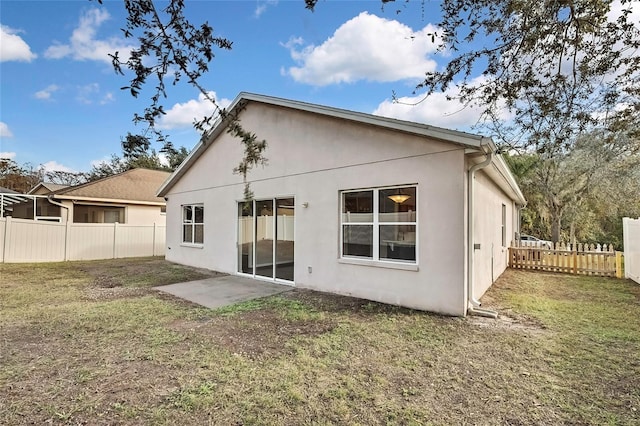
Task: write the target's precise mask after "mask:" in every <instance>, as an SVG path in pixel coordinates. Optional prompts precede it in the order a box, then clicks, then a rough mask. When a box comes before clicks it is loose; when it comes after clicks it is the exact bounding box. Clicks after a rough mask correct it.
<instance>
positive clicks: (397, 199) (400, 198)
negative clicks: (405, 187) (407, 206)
mask: <svg viewBox="0 0 640 426" xmlns="http://www.w3.org/2000/svg"><path fill="white" fill-rule="evenodd" d="M387 198H388V199H390V200H391V201H393V202H394V203H397V204H402V203H404V202H405V201H407V200H408V199H409V198H411V195H406V194H393V195H389V196H388V197H387Z"/></svg>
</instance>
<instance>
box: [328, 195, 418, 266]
mask: <svg viewBox="0 0 640 426" xmlns="http://www.w3.org/2000/svg"><path fill="white" fill-rule="evenodd" d="M396 188H415V189H416V212H415V214H416V220H415V222H380V211H379V210H380V207H379V197H380V191H381V190H385V189H396ZM363 191H373V221H372V222H348V223H345V222H343V216H342V215H343V210H344V209H343V207H344V197H343V194H345V193H349V192H363ZM338 196H339V197H340V203H339V205H340V207H339V208H340V211H339V222H340V223H339V225H340V232H339V234H340V241H339V246H340V257H339V259H338V261H339V263H345V264H352V265H365V266H378V267H384V268H390V269H402V270H409V271H417V270H418V269H419V268H418V259H419V258H420V257H419V251H418V250H419V245H420V244H419V239H420V238H419V235H420V232H419V227H418V222H419V221H418V201H419V200H418V184H416V183H412V184H406V185H393V186H380V187H374V188H358V189H348V190H342V191H340V192H339V194H338ZM381 223H382V224H383V225H414V226H415V227H416V241H415V242H416V245H415V251H416V260H415V261H411V260H401V259H397V260H392V259H380V224H381ZM344 225H366V226H373V241H372V244H373V256H372V258H371V259H369V258H366V257H361V256H349V255H345V254H344V253H343V250H344V239H343V238H344Z"/></svg>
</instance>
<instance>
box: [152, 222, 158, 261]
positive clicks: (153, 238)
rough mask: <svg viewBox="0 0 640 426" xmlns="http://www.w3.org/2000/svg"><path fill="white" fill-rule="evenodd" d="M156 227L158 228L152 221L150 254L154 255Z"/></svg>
mask: <svg viewBox="0 0 640 426" xmlns="http://www.w3.org/2000/svg"><path fill="white" fill-rule="evenodd" d="M157 229H158V228H157V225H156V223H155V222H153V237H152V238H151V256H155V255H156V232H158V230H157Z"/></svg>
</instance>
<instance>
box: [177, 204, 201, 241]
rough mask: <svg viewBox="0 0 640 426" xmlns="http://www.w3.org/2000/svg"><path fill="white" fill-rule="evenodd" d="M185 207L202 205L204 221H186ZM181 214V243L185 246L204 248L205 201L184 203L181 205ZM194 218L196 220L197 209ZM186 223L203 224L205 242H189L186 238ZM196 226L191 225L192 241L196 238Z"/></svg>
mask: <svg viewBox="0 0 640 426" xmlns="http://www.w3.org/2000/svg"><path fill="white" fill-rule="evenodd" d="M185 207H191V208H194V207H202V218H203V219H202V220H203V222H202V223H196V222H194V221H192V222H185V220H184V208H185ZM180 214H181V215H182V216H181V221H180V228H181V229H180V241H181V242H180V245H181V246H183V247H194V248H203V247H204V203H194V204H182V205H181V206H180ZM193 215H194V220H195V210H194V213H193ZM185 225H202V239H203V242H202V243H194V242H188V241H185V240H184V226H185ZM195 229H196V227H195V226H192V227H191V241H193V240H195Z"/></svg>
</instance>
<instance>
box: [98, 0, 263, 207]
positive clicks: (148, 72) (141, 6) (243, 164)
mask: <svg viewBox="0 0 640 426" xmlns="http://www.w3.org/2000/svg"><path fill="white" fill-rule="evenodd" d="M98 2H99V3H102V0H98ZM124 5H125V8H126V10H127V22H126V26H125V27H124V28H123V29H122V32H123V34H124V36H125V37H126V38H130V39H135V40H136V41H137V47H136V48H134V49H133V50H132V51H131V53H130V54H129V57H128V58H127V57H121V55H120V52H114V53H113V54H112V55H111V57H112V64H113V67H114V69H115V71H116V72H117V73H119V74H121V75H124V74H125V71H128V72H130V73H132V77H131V80H130V83H129V85H128V86H125V87H123V89H125V90H129V91H130V93H131V95H132V96H134V97H138V96H139V95H140V93H142V92H143V90H144V88H145V87H146V85H147V83H148V81H147V80H148V79H149V78H151V79H153V80H154V81H155V87H154V89H153V93H152V95H151V103H150V105H149V106H147V107H146V108H145V109H144V113H143V114H142V115H140V114H135V115H134V118H133V121H134V122H135V123H144V124H146V125H147V126H148V129H150V130H151V131H152V132H153V133H154V134H155V136H156V138H157V139H158V140H159V141H160V142H161V143H163V144H164V148H163V149H165V150H167V151H168V152H169V153H170V155H171V156H173V159H174V161H177V158H178V157H175V154H176V153H179V151H172V150H171V148H172V145H171V146H169V147H168V146H167V142H169V141H168V139H167V137H166V136H165V135H164V134H162V132H160V131H159V130H158V129H157V128H156V127H155V124H156V121H157V120H158V119H159V118H160V117H161V116H162V115H164V114H165V111H164V109H163V105H162V102H161V101H162V99H164V98H166V97H167V92H166V82H167V80H171V84H173V85H175V84H178V83H179V82H180V81H181V80H182V79H183V78H184V79H186V81H187V83H188V84H190V85H192V86H193V87H194V88H195V89H196V90H198V91H199V92H200V93H202V95H203V96H204V97H205V98H206V99H207V100H208V101H209V102H211V104H212V105H213V106H214V113H213V114H212V115H210V116H208V117H202V119H200V120H197V121H196V122H195V123H194V125H195V127H196V129H197V130H199V131H200V132H201V134H202V137H203V138H204V137H206V135H207V134H206V132H207V130H208V129H209V127H210V125H211V123H212V122H213V120H214V119H215V118H217V117H220V118H221V119H223V120H227V121H228V122H229V124H230V125H229V127H228V129H229V133H230V134H232V135H233V136H236V137H237V138H238V139H240V141H241V143H242V144H243V145H244V149H245V155H244V157H243V159H242V160H241V161H240V163H239V165H238V166H237V167H236V168H234V172H236V173H239V174H241V175H242V176H243V180H244V182H245V196H246V197H247V198H251V197H252V194H251V191H250V189H249V186H248V184H247V173H248V172H249V171H250V170H251V168H252V167H253V166H255V165H258V164H264V162H265V158H264V157H263V152H264V150H265V148H266V142H265V141H264V140H258V138H257V136H256V135H255V134H253V133H251V132H249V131H247V130H245V129H244V128H243V127H242V125H241V124H240V122H239V120H238V118H237V117H232V116H230V114H229V113H228V112H227V111H226V110H224V109H223V108H220V106H219V105H218V104H217V102H216V100H215V98H214V97H213V96H212V94H211V92H210V91H209V90H207V89H206V88H205V87H203V86H202V85H201V84H200V82H199V80H200V77H201V76H202V75H203V74H204V73H206V72H208V70H209V63H210V62H211V60H212V59H213V58H214V57H215V50H216V49H220V50H230V49H231V47H232V42H231V41H229V40H227V39H225V38H223V37H216V36H214V30H213V27H211V26H210V25H209V24H208V22H204V23H202V24H200V25H198V26H196V25H193V24H192V23H191V22H189V21H188V20H187V19H186V17H185V16H184V7H185V2H184V0H172V1H170V2H169V4H168V5H167V7H165V8H163V9H159V8H156V6H155V4H154V2H153V1H152V0H125V2H124Z"/></svg>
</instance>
